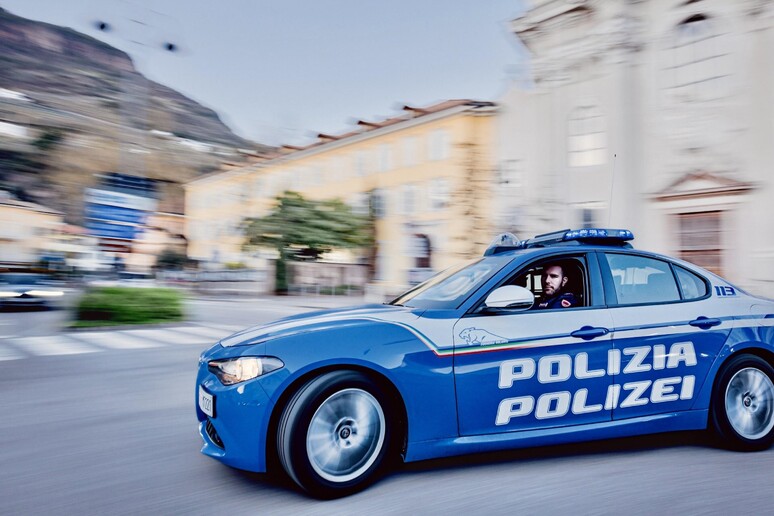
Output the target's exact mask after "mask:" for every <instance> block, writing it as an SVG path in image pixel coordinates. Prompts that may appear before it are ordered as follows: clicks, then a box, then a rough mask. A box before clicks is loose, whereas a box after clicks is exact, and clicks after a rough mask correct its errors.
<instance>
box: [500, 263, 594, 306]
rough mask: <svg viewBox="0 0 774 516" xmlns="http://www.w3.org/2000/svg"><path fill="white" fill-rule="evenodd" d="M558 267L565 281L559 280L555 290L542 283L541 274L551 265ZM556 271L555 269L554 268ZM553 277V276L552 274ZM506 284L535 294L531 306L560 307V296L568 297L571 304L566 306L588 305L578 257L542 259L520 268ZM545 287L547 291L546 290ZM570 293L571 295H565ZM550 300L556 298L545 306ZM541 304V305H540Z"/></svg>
mask: <svg viewBox="0 0 774 516" xmlns="http://www.w3.org/2000/svg"><path fill="white" fill-rule="evenodd" d="M557 266H558V267H559V268H560V269H559V270H560V271H561V275H562V277H563V278H565V277H566V281H564V280H560V283H559V287H558V290H557V291H553V290H552V287H550V286H548V287H547V285H544V283H543V276H544V274H545V273H546V272H547V269H551V268H552V267H557ZM554 271H556V269H554ZM554 277H555V276H554ZM506 284H508V285H519V286H521V287H524V288H527V289H529V290H531V291H532V293H533V294H535V304H534V305H533V308H535V309H537V308H562V305H561V304H560V303H561V299H562V297H561V296H563V295H564V296H565V297H566V298H567V299H568V303H569V302H571V303H572V305H571V306H569V307H567V308H577V307H581V306H588V305H589V295H588V281H587V278H586V267H585V265H584V262H583V260H582V259H580V258H555V259H552V260H542V261H540V262H539V263H536V264H533V265H530V266H529V267H528V268H527V269H526V270H522V271H521V272H519V273H518V275H517V276H515V277H514V278H513V279H512V280H511V281H508V282H507V283H506ZM546 287H547V288H548V290H549V292H546ZM568 294H571V296H569V297H568V296H567V295H568ZM552 300H557V301H556V302H555V303H553V304H551V306H545V305H546V303H551V301H552ZM554 304H555V305H556V306H553V305H554ZM541 305H543V306H541Z"/></svg>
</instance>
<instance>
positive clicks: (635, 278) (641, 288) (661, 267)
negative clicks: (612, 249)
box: [605, 253, 680, 305]
mask: <svg viewBox="0 0 774 516" xmlns="http://www.w3.org/2000/svg"><path fill="white" fill-rule="evenodd" d="M605 258H606V259H607V263H608V265H609V266H610V272H611V273H612V275H613V284H614V285H615V293H616V296H618V304H619V305H638V304H644V303H665V302H669V301H679V300H680V292H679V290H678V289H677V283H676V282H675V277H674V275H673V274H672V269H671V267H670V266H669V264H668V263H666V262H662V261H661V260H655V259H653V258H646V257H644V256H633V255H626V254H612V253H610V254H607V253H606V254H605Z"/></svg>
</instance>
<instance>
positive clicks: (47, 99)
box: [0, 9, 266, 223]
mask: <svg viewBox="0 0 774 516" xmlns="http://www.w3.org/2000/svg"><path fill="white" fill-rule="evenodd" d="M265 148H266V147H265V146H263V145H259V144H256V143H253V142H249V141H246V140H244V139H242V138H240V137H239V136H237V135H235V134H234V133H232V132H231V131H230V130H229V128H228V127H226V126H225V124H223V122H222V121H221V120H220V118H219V117H218V115H217V114H216V113H215V112H214V111H212V110H211V109H208V108H206V107H204V106H202V105H200V104H198V103H197V102H195V101H193V100H191V99H189V98H187V97H185V96H184V95H182V94H180V93H178V92H176V91H174V90H172V89H170V88H168V87H166V86H163V85H161V84H158V83H155V82H153V81H150V80H148V79H146V78H145V77H144V76H142V75H141V74H139V73H138V72H137V71H136V70H135V68H134V65H133V63H132V60H131V59H130V57H129V56H128V55H127V54H126V53H124V52H122V51H120V50H118V49H116V48H113V47H111V46H109V45H107V44H105V43H102V42H100V41H98V40H96V39H94V38H91V37H89V36H86V35H83V34H80V33H78V32H75V31H73V30H71V29H67V28H63V27H57V26H54V25H50V24H47V23H42V22H37V21H32V20H27V19H24V18H20V17H18V16H15V15H13V14H11V13H9V12H7V11H5V10H3V9H0V189H8V190H11V191H12V192H14V193H15V194H16V195H17V196H19V197H21V198H23V199H26V200H30V201H35V202H39V203H41V204H44V205H46V206H49V207H51V208H55V209H59V210H60V211H63V212H64V213H66V215H67V219H68V221H70V222H74V223H79V222H81V220H82V216H83V213H82V211H83V189H84V188H85V187H88V186H94V185H95V184H96V183H97V181H98V176H99V174H101V173H104V172H108V171H118V172H123V173H127V174H134V175H141V176H143V177H148V178H151V179H156V180H158V181H159V182H160V183H159V184H160V191H161V196H162V198H161V199H160V205H159V210H161V211H170V212H175V213H180V212H182V210H183V203H182V201H183V197H182V188H181V185H182V184H183V183H185V182H187V181H190V180H191V179H194V178H196V177H198V176H199V175H201V174H204V173H208V172H211V171H213V170H215V169H217V168H218V167H219V165H220V164H221V163H222V162H223V161H226V160H227V161H234V160H237V161H238V160H239V159H240V154H239V153H238V152H237V151H236V149H254V150H259V151H260V150H264V149H265Z"/></svg>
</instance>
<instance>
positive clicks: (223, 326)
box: [207, 324, 248, 333]
mask: <svg viewBox="0 0 774 516" xmlns="http://www.w3.org/2000/svg"><path fill="white" fill-rule="evenodd" d="M207 327H208V328H215V329H218V330H224V331H229V332H231V333H236V332H238V331H242V330H244V329H246V328H248V326H229V325H227V324H207Z"/></svg>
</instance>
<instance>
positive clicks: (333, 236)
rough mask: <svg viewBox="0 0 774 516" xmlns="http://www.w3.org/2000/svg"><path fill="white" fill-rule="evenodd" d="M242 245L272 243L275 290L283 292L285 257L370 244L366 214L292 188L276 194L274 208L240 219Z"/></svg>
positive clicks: (305, 256)
mask: <svg viewBox="0 0 774 516" xmlns="http://www.w3.org/2000/svg"><path fill="white" fill-rule="evenodd" d="M244 230H245V247H246V248H250V247H273V248H274V249H276V250H277V253H278V254H279V257H278V259H277V267H276V284H275V290H276V291H277V292H286V291H287V288H288V281H287V260H288V259H313V260H314V259H317V258H318V257H319V256H320V255H321V254H323V253H325V252H327V251H330V250H331V249H342V248H365V247H370V246H371V245H373V234H372V232H371V231H369V230H368V217H366V216H362V215H357V214H355V213H353V211H352V209H351V208H350V207H349V206H347V205H346V204H344V203H343V202H342V201H340V200H339V199H334V200H326V201H312V200H308V199H304V198H303V197H302V196H301V194H298V193H296V192H285V193H284V194H282V195H281V196H279V197H278V198H277V206H276V207H275V208H274V210H273V211H272V212H271V213H270V214H269V215H267V216H266V217H262V218H251V219H246V220H245V221H244Z"/></svg>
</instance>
